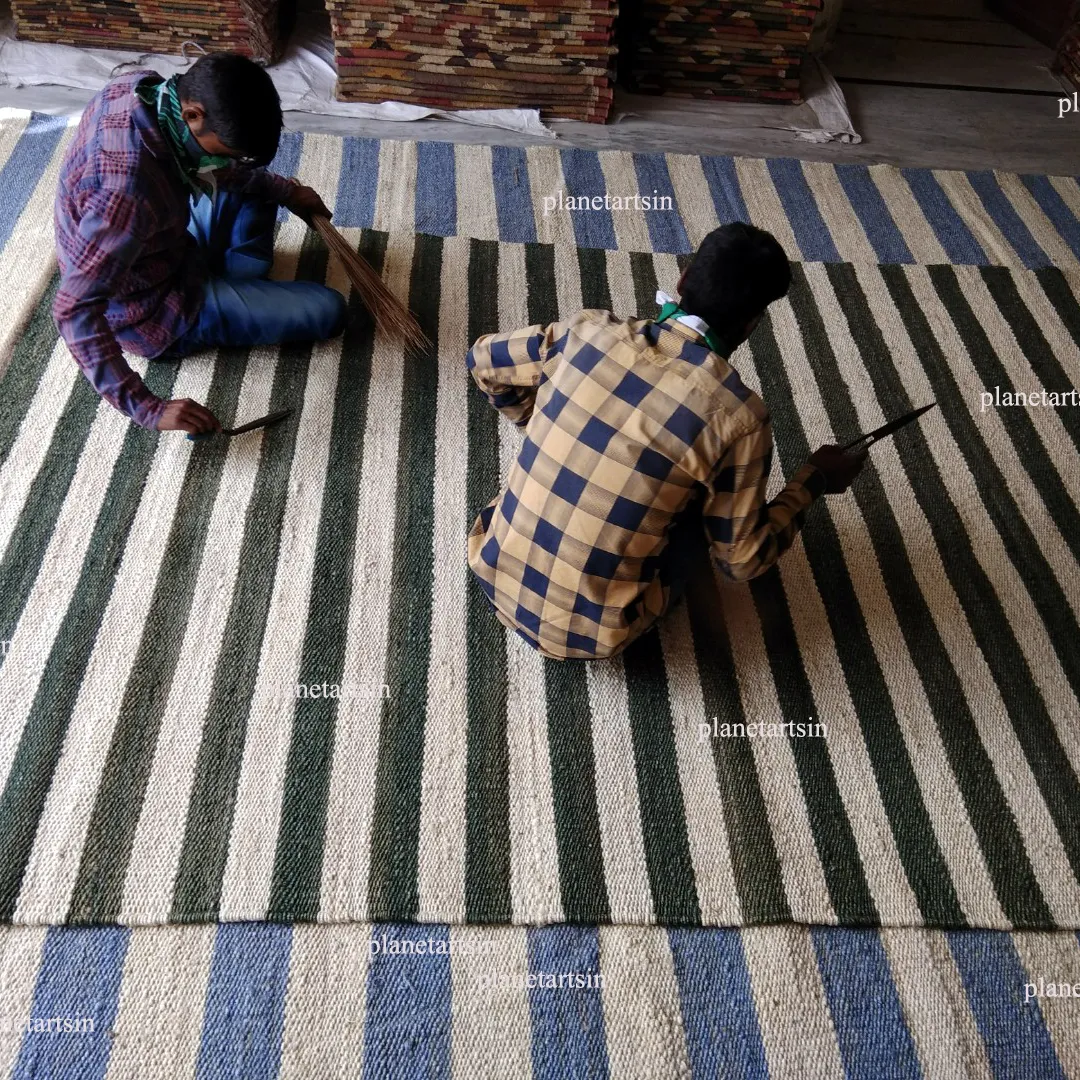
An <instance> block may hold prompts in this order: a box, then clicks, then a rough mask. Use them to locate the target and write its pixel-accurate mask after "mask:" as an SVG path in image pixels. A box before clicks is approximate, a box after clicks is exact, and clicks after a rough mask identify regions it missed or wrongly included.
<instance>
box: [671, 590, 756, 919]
mask: <svg viewBox="0 0 1080 1080" xmlns="http://www.w3.org/2000/svg"><path fill="white" fill-rule="evenodd" d="M660 635H661V640H662V642H663V649H664V660H665V666H666V668H667V675H668V682H669V685H670V686H671V688H672V694H671V720H672V724H673V725H674V728H675V730H674V742H675V754H676V759H677V761H678V766H679V786H680V788H681V789H682V800H683V810H684V812H685V814H686V836H687V841H688V842H689V845H690V858H691V859H692V860H693V864H694V878H695V880H696V882H697V897H698V904H699V906H700V908H701V921H702V922H703V923H705V924H706V925H716V926H737V925H738V924H739V923H740V922H741V921H742V909H741V905H740V904H739V893H738V890H737V889H736V887H735V872H734V870H733V869H732V865H731V838H730V837H729V836H728V830H727V824H726V821H725V817H724V802H723V798H722V797H721V794H720V785H719V783H718V782H717V779H716V764H715V762H714V760H713V755H712V747H711V746H710V745H709V742H708V739H707V738H706V739H705V740H703V739H702V738H701V733H700V731H699V729H698V724H700V723H701V722H702V720H701V718H702V717H705V716H706V713H705V702H704V701H703V700H702V695H701V678H700V674H699V672H698V666H697V661H696V660H695V658H694V647H693V638H692V635H691V630H690V620H689V619H688V617H687V614H686V603H685V601H684V602H683V603H681V604H679V605H678V607H676V608H675V609H674V610H673V611H672V612H671V613H670V614H669V615H668V616H667V617H666V618H665V619H664V621H663V623H662V624H661V626H660ZM708 719H711V718H707V720H706V722H708Z"/></svg>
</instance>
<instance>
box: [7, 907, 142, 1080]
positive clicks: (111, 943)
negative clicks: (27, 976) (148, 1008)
mask: <svg viewBox="0 0 1080 1080" xmlns="http://www.w3.org/2000/svg"><path fill="white" fill-rule="evenodd" d="M130 934H131V932H130V931H129V930H127V929H124V928H123V927H98V928H89V929H85V930H84V929H77V930H76V929H70V928H66V927H54V928H53V929H51V930H50V931H49V933H48V935H47V936H46V938H45V947H44V949H43V951H42V958H41V965H40V967H39V968H38V974H37V984H36V986H35V988H34V1003H33V1006H32V1007H31V1015H30V1017H28V1018H23V1017H10V1018H9V1019H11V1020H17V1021H18V1022H23V1021H24V1020H25V1019H31V1020H37V1019H41V1020H49V1019H59V1020H61V1021H62V1020H71V1021H75V1020H78V1019H89V1020H92V1021H93V1030H92V1031H89V1032H79V1031H63V1032H56V1031H52V1032H48V1031H29V1032H27V1033H26V1034H25V1035H24V1036H23V1040H22V1045H21V1046H20V1047H19V1057H18V1060H17V1061H16V1062H15V1068H14V1070H13V1071H12V1073H11V1077H12V1080H41V1078H48V1080H100V1078H101V1077H103V1076H104V1075H105V1070H106V1069H107V1068H108V1065H109V1051H110V1050H111V1049H112V1027H113V1023H114V1022H115V1020H116V1006H117V1001H118V1000H119V996H120V982H121V979H122V978H123V971H124V955H125V953H126V952H127V946H128V940H129V937H130Z"/></svg>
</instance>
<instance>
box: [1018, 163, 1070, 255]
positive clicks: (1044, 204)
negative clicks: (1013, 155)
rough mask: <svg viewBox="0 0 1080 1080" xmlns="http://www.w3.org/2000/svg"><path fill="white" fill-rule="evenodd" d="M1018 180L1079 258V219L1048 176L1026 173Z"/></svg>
mask: <svg viewBox="0 0 1080 1080" xmlns="http://www.w3.org/2000/svg"><path fill="white" fill-rule="evenodd" d="M1020 180H1021V182H1022V183H1023V185H1024V187H1026V188H1027V189H1028V191H1030V192H1031V194H1032V197H1033V198H1034V199H1035V201H1036V202H1037V203H1038V204H1039V208H1040V209H1041V210H1042V212H1043V213H1044V214H1045V215H1046V216H1047V217H1048V218H1049V219H1050V224H1051V225H1053V226H1054V228H1055V229H1057V231H1058V235H1059V236H1060V237H1061V238H1062V239H1063V240H1064V241H1065V243H1066V244H1068V245H1069V247H1070V248H1071V249H1072V253H1073V254H1074V255H1075V256H1076V257H1077V258H1078V259H1080V221H1077V220H1076V215H1075V214H1074V213H1073V212H1072V211H1071V210H1070V209H1069V208H1068V206H1067V205H1066V204H1065V200H1064V199H1063V198H1062V197H1061V193H1060V192H1059V191H1058V189H1057V188H1056V187H1054V185H1053V184H1051V183H1050V178H1049V177H1047V176H1032V175H1027V176H1021V177H1020Z"/></svg>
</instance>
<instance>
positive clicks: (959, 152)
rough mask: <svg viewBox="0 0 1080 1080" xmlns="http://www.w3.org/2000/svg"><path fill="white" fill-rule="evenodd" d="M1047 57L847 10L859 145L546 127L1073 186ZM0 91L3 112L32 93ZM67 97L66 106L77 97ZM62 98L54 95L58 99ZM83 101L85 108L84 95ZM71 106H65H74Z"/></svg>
mask: <svg viewBox="0 0 1080 1080" xmlns="http://www.w3.org/2000/svg"><path fill="white" fill-rule="evenodd" d="M1052 59H1053V57H1052V53H1051V50H1049V49H1047V48H1046V47H1044V46H1042V45H1040V44H1038V43H1037V42H1036V41H1034V40H1033V39H1032V38H1029V37H1028V36H1027V35H1025V34H1023V33H1021V32H1020V31H1019V30H1016V29H1014V28H1013V27H1012V26H1010V25H1009V24H1007V23H1006V22H1004V21H1003V20H1001V19H999V18H998V17H997V16H995V15H993V14H991V13H990V12H988V11H986V10H985V9H984V8H983V6H982V3H981V0H846V3H845V7H844V11H843V14H842V16H841V23H840V30H839V33H838V34H837V37H836V40H835V43H834V45H833V48H832V50H831V51H830V52H829V53H828V54H827V55H826V57H825V64H826V66H827V67H828V68H829V70H830V71H831V72H832V73H833V75H834V76H835V77H836V78H837V81H838V82H839V83H840V86H841V88H842V89H843V91H844V94H845V96H846V98H847V101H848V107H849V109H850V111H851V114H852V119H853V121H854V124H855V128H856V130H857V131H859V132H860V134H861V135H862V136H863V141H862V142H861V143H859V144H856V145H852V144H843V143H826V144H814V143H810V142H806V141H804V140H801V139H799V138H797V137H796V136H795V135H794V134H792V133H791V132H786V131H781V130H775V129H769V128H766V127H762V126H760V124H761V120H760V117H761V115H762V110H761V109H760V108H758V107H756V106H753V105H749V106H747V105H739V104H728V103H717V104H711V103H707V102H683V101H676V100H675V99H671V98H657V97H643V96H635V95H631V94H627V93H625V92H623V91H621V90H620V91H618V92H617V94H616V106H615V114H627V113H632V114H634V115H631V116H626V117H625V118H624V119H620V120H618V122H615V123H610V124H607V125H596V124H581V123H574V122H571V121H555V122H553V123H552V124H551V125H550V126H551V127H552V128H553V129H554V130H555V131H556V132H557V133H558V135H559V137H560V142H561V143H562V144H563V145H567V146H581V147H586V148H590V149H621V150H656V151H676V152H685V153H709V154H743V155H751V156H787V157H801V158H807V159H811V160H821V161H836V162H843V161H852V162H862V163H870V162H889V163H892V164H895V165H910V166H933V167H941V168H964V169H973V168H998V169H1005V170H1010V171H1016V172H1047V173H1052V174H1061V175H1076V174H1080V115H1077V114H1070V115H1067V116H1066V117H1065V118H1064V119H1060V120H1059V119H1058V106H1057V99H1058V98H1059V97H1061V96H1063V95H1064V94H1065V93H1066V91H1065V90H1064V89H1063V84H1062V82H1061V81H1060V80H1059V79H1058V78H1057V77H1056V76H1054V75H1053V74H1051V72H1050V70H1049V68H1050V63H1051V61H1052ZM45 90H49V91H50V92H51V93H52V94H53V95H54V96H55V95H56V94H57V93H59V91H58V90H57V88H42V90H39V91H34V90H11V89H7V88H2V87H0V105H17V106H21V107H24V108H26V107H29V108H33V107H34V100H35V93H36V94H37V95H39V96H40V95H41V94H43V93H44V92H45ZM73 93H74V92H73ZM61 96H62V94H61ZM82 97H83V98H85V95H82ZM78 98H79V94H78V93H74V97H73V100H77V99H78ZM286 123H287V124H288V126H290V127H294V128H299V129H301V130H305V131H330V132H335V133H339V134H357V135H374V136H379V137H383V138H402V139H444V140H448V141H451V142H463V143H501V144H504V145H528V144H530V143H535V142H539V141H542V140H539V139H536V138H532V137H529V136H520V135H516V134H514V133H512V132H507V131H501V130H492V129H488V128H477V127H469V126H466V125H463V124H460V123H456V122H452V121H436V120H431V121H422V122H420V123H401V124H387V123H383V122H380V121H361V120H347V119H343V118H336V117H325V116H314V115H310V114H299V113H289V114H288V115H287V116H286Z"/></svg>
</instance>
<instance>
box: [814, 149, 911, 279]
mask: <svg viewBox="0 0 1080 1080" xmlns="http://www.w3.org/2000/svg"><path fill="white" fill-rule="evenodd" d="M834 167H835V169H836V175H837V178H838V179H839V180H840V186H841V187H842V188H843V189H844V193H845V194H846V195H847V197H848V201H849V202H850V203H851V207H852V209H853V210H854V211H855V214H856V216H857V217H858V219H859V222H860V224H861V225H862V227H863V232H865V233H866V238H867V240H869V241H870V245H871V247H873V249H874V254H875V255H876V256H877V258H878V262H883V263H913V262H914V261H915V257H914V256H913V255H912V254H911V249H910V248H909V247H908V246H907V241H905V240H904V234H903V233H902V232H901V231H900V230H899V228H897V225H896V222H895V221H894V220H893V217H892V214H890V213H889V207H888V204H887V203H886V202H885V198H884V196H883V195H882V194H881V191H880V190H879V189H878V186H877V184H875V183H874V178H873V177H872V176H871V175H870V170H869V169H868V168H867V167H866V166H865V165H836V166H834Z"/></svg>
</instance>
